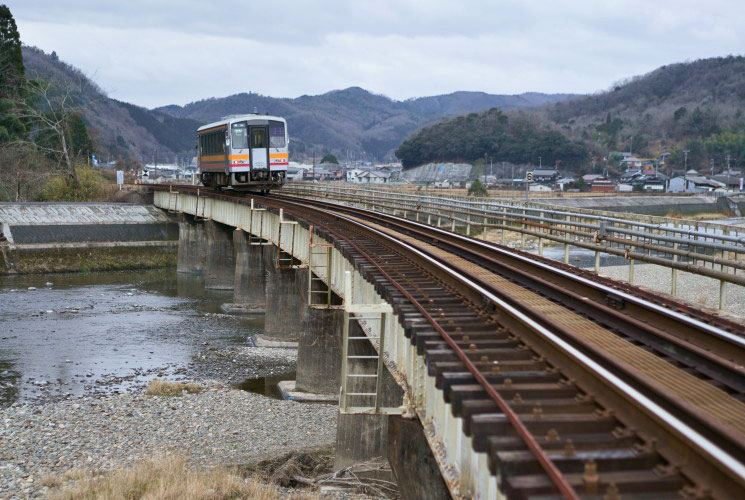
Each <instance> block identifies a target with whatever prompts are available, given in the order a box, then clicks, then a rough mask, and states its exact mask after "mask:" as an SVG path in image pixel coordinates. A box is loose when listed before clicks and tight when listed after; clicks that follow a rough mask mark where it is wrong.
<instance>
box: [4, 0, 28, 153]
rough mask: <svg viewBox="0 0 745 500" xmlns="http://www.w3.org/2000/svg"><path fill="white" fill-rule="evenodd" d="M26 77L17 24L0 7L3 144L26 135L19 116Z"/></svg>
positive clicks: (6, 9)
mask: <svg viewBox="0 0 745 500" xmlns="http://www.w3.org/2000/svg"><path fill="white" fill-rule="evenodd" d="M24 74H25V69H24V66H23V56H22V55H21V39H20V35H19V34H18V28H17V27H16V22H15V20H14V19H13V15H12V14H11V13H10V9H8V7H6V6H5V5H0V144H5V143H7V142H9V141H12V140H14V139H17V138H20V137H22V136H23V135H24V133H25V132H26V127H25V126H24V124H23V122H22V121H21V119H20V118H19V116H18V104H19V98H20V96H21V91H22V89H23V82H24Z"/></svg>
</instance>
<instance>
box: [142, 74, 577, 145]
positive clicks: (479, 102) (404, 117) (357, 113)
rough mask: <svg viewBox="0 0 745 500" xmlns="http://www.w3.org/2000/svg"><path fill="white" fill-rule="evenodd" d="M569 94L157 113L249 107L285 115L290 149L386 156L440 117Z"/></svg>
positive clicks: (246, 102) (333, 99) (333, 97)
mask: <svg viewBox="0 0 745 500" xmlns="http://www.w3.org/2000/svg"><path fill="white" fill-rule="evenodd" d="M567 97H569V96H568V95H567V94H554V95H548V94H538V93H526V94H520V95H493V94H486V93H483V92H455V93H452V94H447V95H440V96H431V97H421V98H417V99H410V100H407V101H395V100H392V99H389V98H388V97H385V96H382V95H377V94H373V93H371V92H368V91H366V90H364V89H361V88H359V87H350V88H348V89H344V90H335V91H332V92H327V93H325V94H321V95H314V96H309V95H304V96H300V97H298V98H294V99H289V98H284V99H283V98H273V97H267V96H263V95H260V94H255V93H242V94H236V95H232V96H229V97H222V98H211V99H206V100H202V101H198V102H194V103H191V104H187V105H186V106H183V107H181V106H164V107H162V108H157V109H156V111H160V112H163V113H168V114H170V115H172V116H175V117H179V118H189V119H193V120H198V121H201V122H203V123H208V122H210V121H214V120H217V119H219V118H220V117H222V116H225V115H229V114H234V113H247V112H249V113H250V112H251V111H253V110H254V109H256V110H258V111H259V112H267V113H270V114H276V115H280V116H284V117H285V118H287V121H288V124H289V128H290V136H291V137H292V139H293V149H294V151H295V152H299V153H301V154H302V153H306V154H309V153H310V151H311V150H312V149H313V148H315V150H316V151H318V152H327V151H330V152H334V153H336V154H337V155H341V156H345V153H346V152H348V151H350V152H352V153H354V154H355V155H356V156H359V154H360V152H362V151H364V152H365V153H366V154H367V155H368V157H369V158H379V159H382V158H383V157H385V156H386V155H388V154H390V153H391V152H392V151H393V150H394V149H395V148H396V147H398V145H399V144H401V141H402V140H403V139H404V137H406V135H407V134H409V133H410V132H411V131H413V130H416V129H418V128H420V127H422V126H424V125H426V124H427V123H431V122H433V121H436V120H438V119H440V118H442V117H444V116H448V115H454V114H460V113H467V112H471V111H481V110H486V109H489V108H492V107H500V108H502V109H519V108H535V107H537V106H540V105H543V104H546V103H554V102H557V101H559V100H562V99H566V98H567Z"/></svg>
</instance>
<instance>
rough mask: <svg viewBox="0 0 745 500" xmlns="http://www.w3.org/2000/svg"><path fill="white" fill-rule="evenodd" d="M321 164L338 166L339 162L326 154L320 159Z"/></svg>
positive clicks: (334, 157)
mask: <svg viewBox="0 0 745 500" xmlns="http://www.w3.org/2000/svg"><path fill="white" fill-rule="evenodd" d="M321 163H336V164H337V165H338V164H339V160H337V159H336V156H334V155H332V154H331V153H329V154H327V155H326V156H324V157H323V158H321Z"/></svg>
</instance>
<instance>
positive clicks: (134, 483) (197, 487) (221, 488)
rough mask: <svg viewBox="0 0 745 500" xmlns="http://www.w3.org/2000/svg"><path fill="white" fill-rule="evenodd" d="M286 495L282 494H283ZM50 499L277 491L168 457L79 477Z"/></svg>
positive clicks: (199, 497)
mask: <svg viewBox="0 0 745 500" xmlns="http://www.w3.org/2000/svg"><path fill="white" fill-rule="evenodd" d="M283 497H284V498H287V496H286V494H285V495H284V496H283ZM49 498H50V499H52V500H86V499H89V500H94V499H96V500H228V499H230V500H238V499H256V500H275V499H279V498H281V496H280V493H279V492H278V490H277V489H276V488H274V487H272V486H270V485H267V484H265V483H261V482H259V481H257V480H255V479H244V478H242V477H240V476H239V475H237V474H236V473H234V472H231V471H230V470H228V469H225V468H215V469H209V470H194V469H191V468H189V464H188V462H187V460H186V459H184V458H182V457H175V456H168V457H161V458H157V459H154V460H145V461H142V462H139V463H137V464H135V465H133V466H131V467H128V468H124V469H117V470H114V471H112V472H110V473H107V474H104V475H101V476H98V477H92V476H88V477H85V478H83V479H80V480H79V481H77V482H76V483H74V484H72V485H69V486H67V487H65V488H63V489H61V490H59V491H53V492H52V493H51V494H50V495H49ZM291 498H295V499H297V500H315V499H319V498H320V497H319V496H318V495H317V494H314V493H311V494H303V493H300V494H297V495H295V496H293V497H291Z"/></svg>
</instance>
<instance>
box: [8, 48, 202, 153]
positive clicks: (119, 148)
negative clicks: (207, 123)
mask: <svg viewBox="0 0 745 500" xmlns="http://www.w3.org/2000/svg"><path fill="white" fill-rule="evenodd" d="M23 63H24V65H25V66H26V75H27V76H28V77H30V78H41V79H44V80H47V81H49V82H52V83H54V84H55V85H56V86H57V87H58V88H59V89H60V91H62V92H70V93H71V95H73V96H74V97H75V100H74V105H75V107H77V108H79V109H80V111H81V113H82V115H83V117H84V120H85V122H86V125H88V128H89V129H90V132H91V135H92V136H93V138H94V142H95V151H96V152H97V153H98V156H99V158H100V159H103V160H108V159H109V158H111V159H117V158H134V159H137V160H141V161H151V160H152V159H153V157H156V156H157V158H158V160H159V161H161V162H163V161H173V159H174V156H175V155H181V156H182V157H187V158H190V157H191V155H192V154H193V152H194V131H195V130H196V129H197V127H198V126H199V123H198V122H196V121H194V120H189V119H180V118H174V117H172V116H170V115H167V114H164V113H159V112H154V111H150V110H148V109H145V108H141V107H139V106H134V105H132V104H127V103H124V102H120V101H116V100H114V99H110V98H109V97H108V96H107V95H106V93H105V92H104V91H103V90H102V89H101V88H100V87H98V85H96V84H95V83H94V82H92V81H91V80H90V79H89V78H87V77H86V76H85V75H84V74H83V73H82V72H81V71H80V70H78V69H76V68H74V67H73V66H70V65H69V64H67V63H65V62H63V61H60V60H59V59H58V58H57V56H56V54H54V53H51V54H46V53H45V52H44V51H42V50H40V49H37V48H36V47H28V46H24V47H23Z"/></svg>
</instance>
